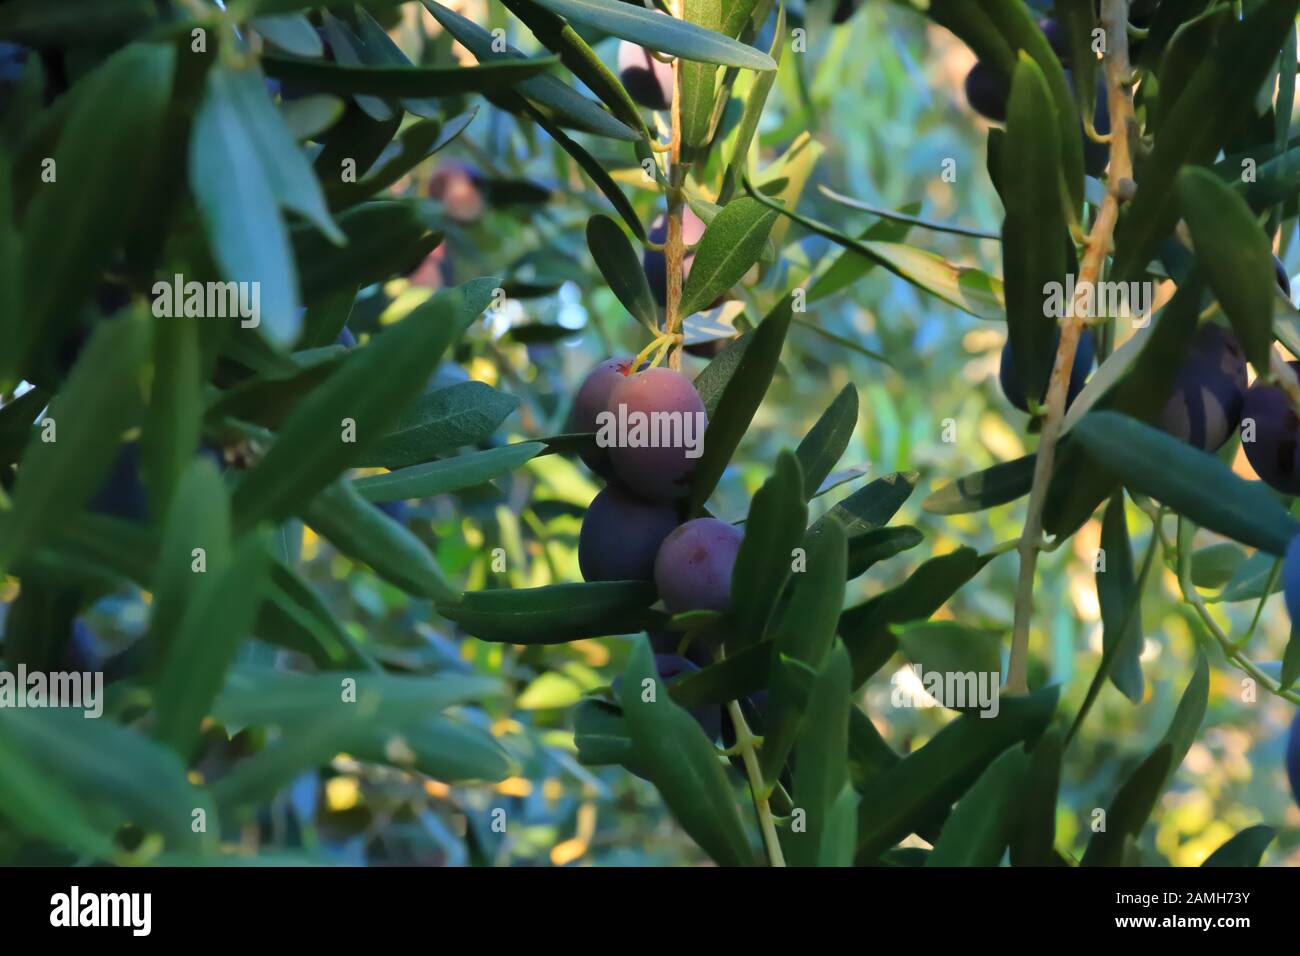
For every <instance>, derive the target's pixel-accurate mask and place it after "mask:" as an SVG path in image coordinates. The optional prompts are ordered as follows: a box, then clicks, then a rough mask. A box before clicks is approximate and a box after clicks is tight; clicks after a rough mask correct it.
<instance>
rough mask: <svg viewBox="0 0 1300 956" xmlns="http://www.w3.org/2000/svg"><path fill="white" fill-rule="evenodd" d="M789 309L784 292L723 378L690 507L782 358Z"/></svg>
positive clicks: (705, 496)
mask: <svg viewBox="0 0 1300 956" xmlns="http://www.w3.org/2000/svg"><path fill="white" fill-rule="evenodd" d="M792 315H793V302H792V299H791V297H790V296H785V297H783V298H782V300H781V302H780V303H779V304H778V305H777V306H776V307H775V308H774V309H772V311H771V312H769V313H768V314H767V316H766V317H765V318H764V319H763V321H762V322H761V323H759V326H758V328H757V329H755V330H754V332H753V339H752V341H751V342H750V343H749V344H748V345H746V346H745V348H744V351H743V353H742V354H741V355H740V356H739V359H740V361H739V362H737V363H736V365H735V366H734V369H733V371H732V373H731V375H730V377H729V378H728V379H727V382H726V385H725V386H724V387H723V389H722V395H721V397H720V398H719V399H718V404H717V410H716V412H715V413H713V414H711V415H710V416H709V425H708V428H707V429H706V430H705V432H704V450H703V452H702V454H701V455H700V459H699V461H698V462H697V463H696V466H695V472H694V474H693V475H692V476H691V497H690V511H691V512H692V513H698V512H699V511H700V509H702V508H703V507H704V504H705V502H707V501H708V500H709V496H710V495H712V494H713V489H714V488H715V487H716V486H717V484H718V479H720V478H721V477H722V473H723V471H725V470H726V467H727V465H728V463H729V462H730V461H731V456H732V454H734V453H735V450H736V447H737V446H738V445H739V444H740V440H741V439H742V438H743V437H744V435H745V432H746V431H747V430H748V429H749V423H750V422H751V421H752V420H753V418H754V413H755V412H757V411H758V406H759V405H760V404H762V402H763V396H764V395H766V394H767V389H768V386H769V385H770V384H771V382H772V375H773V374H774V373H775V372H776V366H777V363H778V362H779V361H780V359H781V347H782V346H783V345H784V344H785V336H786V332H787V331H788V330H789V328H790V318H791V316H792Z"/></svg>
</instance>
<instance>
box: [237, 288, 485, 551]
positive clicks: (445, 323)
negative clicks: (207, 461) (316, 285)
mask: <svg viewBox="0 0 1300 956" xmlns="http://www.w3.org/2000/svg"><path fill="white" fill-rule="evenodd" d="M476 317H477V313H476V312H473V311H471V307H470V305H469V304H468V303H467V302H466V301H465V298H464V295H463V293H462V292H461V291H460V290H452V291H449V292H445V293H442V294H440V295H437V296H434V298H432V299H430V300H429V301H428V302H426V303H424V304H423V305H420V306H418V307H416V308H415V309H414V310H413V311H412V312H411V313H410V314H409V315H407V316H406V318H404V319H403V320H402V321H401V322H399V323H397V324H396V325H394V326H391V327H389V328H387V329H385V330H384V332H383V334H382V335H378V336H376V337H375V339H374V340H373V341H371V342H370V343H369V344H368V345H367V346H366V347H365V348H363V349H358V350H356V351H355V352H354V353H353V354H352V355H350V356H348V358H347V360H346V361H345V362H344V363H343V365H342V366H340V367H339V369H338V371H336V372H335V373H334V374H333V375H331V376H330V377H329V379H327V380H326V382H325V383H324V384H323V385H322V386H321V387H320V388H319V389H317V390H316V391H315V392H313V393H312V394H311V395H309V396H308V397H307V398H306V399H304V400H303V401H302V402H301V403H300V404H299V405H298V407H297V408H296V409H295V410H294V412H293V414H292V415H290V416H289V417H288V418H287V419H286V420H285V423H284V428H283V429H282V430H281V432H280V435H279V437H278V438H277V439H276V442H275V444H274V445H272V446H271V449H270V451H268V452H267V453H266V457H265V458H263V459H262V460H261V461H260V462H258V464H257V465H256V466H255V467H253V468H252V469H251V470H249V471H248V472H247V473H246V474H245V475H244V478H243V480H242V481H241V482H240V484H239V486H238V487H237V488H236V489H235V496H234V504H235V516H236V523H237V525H238V526H239V527H244V528H246V527H249V526H251V525H252V524H253V523H255V522H257V521H260V520H262V519H265V518H272V519H274V518H282V517H284V516H286V515H287V514H289V513H290V512H291V511H292V510H293V509H294V508H295V507H297V506H298V505H299V504H300V503H301V502H302V501H303V500H304V499H307V498H310V497H311V496H312V495H314V494H316V493H317V492H319V491H321V490H322V489H324V488H325V486H326V485H328V484H329V483H330V482H331V481H333V480H334V479H335V478H337V477H338V476H339V474H340V473H342V471H343V470H344V469H346V468H347V467H348V466H349V465H352V464H354V463H356V461H357V460H358V459H359V458H360V457H361V455H362V454H363V453H364V451H365V449H366V448H367V447H373V446H374V445H375V444H376V443H377V442H378V441H379V439H380V438H382V437H383V435H384V434H385V433H386V432H387V430H388V428H389V427H390V426H391V425H392V424H393V421H394V419H395V418H396V417H397V415H398V414H399V413H400V411H401V409H402V408H403V407H404V406H405V405H406V404H407V403H408V402H410V401H411V400H413V399H414V398H415V397H416V396H417V395H419V393H420V390H421V389H422V388H423V387H424V383H425V382H427V381H428V379H429V375H430V374H431V373H432V372H433V369H434V368H435V367H436V366H437V364H438V362H439V360H440V359H441V357H442V353H443V352H444V351H446V349H447V348H448V346H450V345H451V343H452V342H454V341H455V340H456V339H457V338H458V337H459V336H460V334H461V332H463V331H464V329H465V328H466V327H467V326H468V325H469V324H470V322H472V321H473V320H474V318H476Z"/></svg>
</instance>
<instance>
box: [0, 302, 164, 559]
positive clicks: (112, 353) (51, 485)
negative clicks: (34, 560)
mask: <svg viewBox="0 0 1300 956" xmlns="http://www.w3.org/2000/svg"><path fill="white" fill-rule="evenodd" d="M148 354H149V325H148V323H147V322H146V321H145V319H144V317H143V316H140V315H125V316H120V317H118V318H117V319H115V320H113V321H112V322H101V323H100V324H99V325H98V326H97V327H96V329H95V331H94V333H93V334H92V335H91V337H90V341H89V343H87V345H86V347H85V349H84V350H83V352H82V353H81V355H80V357H79V358H78V360H77V364H76V365H74V366H73V369H72V374H71V375H70V376H69V377H68V380H67V382H66V383H65V385H64V387H63V389H62V390H61V391H60V392H59V394H58V395H57V396H56V397H55V398H54V400H53V402H52V403H51V405H50V408H49V410H48V411H47V412H46V414H45V416H44V417H43V419H42V422H49V423H52V424H50V425H49V426H48V428H52V429H53V431H47V427H46V426H45V425H43V426H42V431H41V432H40V433H37V434H34V435H33V436H32V438H31V440H30V442H29V444H28V446H27V450H26V451H25V452H24V453H23V457H22V467H21V468H20V469H19V470H18V477H17V480H16V481H15V484H14V489H13V510H11V511H8V512H6V513H4V514H3V515H2V516H0V570H3V569H5V568H8V567H9V566H10V565H11V564H12V563H13V561H14V559H15V558H17V557H18V556H19V555H22V554H23V553H25V552H26V551H27V550H28V549H29V548H31V547H32V546H33V545H34V544H35V543H36V542H37V541H39V540H41V539H42V538H43V537H44V536H45V535H46V534H47V533H48V532H49V531H50V530H52V528H53V527H54V526H56V525H58V524H60V523H62V522H63V521H64V520H66V518H67V516H68V514H69V512H75V511H76V510H77V509H78V508H80V507H81V505H83V504H84V503H85V502H86V501H87V500H88V499H89V498H90V496H91V495H92V494H93V493H94V491H95V488H96V487H97V486H98V484H99V481H100V479H101V478H102V477H103V476H104V474H105V472H107V471H108V468H109V464H110V463H111V462H112V460H113V456H114V455H115V454H116V452H117V448H118V444H119V442H120V441H121V439H122V433H123V432H125V431H126V429H127V428H129V427H130V426H131V424H132V423H133V421H134V419H135V417H136V414H137V412H138V411H139V409H140V407H141V395H140V391H141V377H142V375H143V371H144V366H145V363H146V362H147V361H148ZM47 439H49V440H47Z"/></svg>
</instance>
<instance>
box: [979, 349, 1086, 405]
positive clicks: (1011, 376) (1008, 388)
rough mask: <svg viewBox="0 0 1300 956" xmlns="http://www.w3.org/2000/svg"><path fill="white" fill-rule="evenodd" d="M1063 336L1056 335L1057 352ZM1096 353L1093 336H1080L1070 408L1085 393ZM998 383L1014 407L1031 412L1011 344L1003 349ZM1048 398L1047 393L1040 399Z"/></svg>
mask: <svg viewBox="0 0 1300 956" xmlns="http://www.w3.org/2000/svg"><path fill="white" fill-rule="evenodd" d="M1060 341H1061V334H1060V333H1059V332H1058V333H1057V334H1056V339H1055V341H1054V344H1053V345H1052V350H1053V351H1055V350H1056V347H1057V345H1059V344H1060ZM1094 352H1095V347H1094V345H1093V341H1092V336H1091V335H1090V334H1088V333H1087V332H1084V333H1083V334H1082V335H1081V336H1079V345H1078V347H1077V348H1076V349H1075V350H1074V365H1073V366H1072V367H1071V368H1070V390H1069V392H1068V393H1067V394H1066V397H1065V404H1066V406H1067V407H1068V406H1069V405H1070V403H1071V402H1073V401H1074V400H1075V398H1077V397H1078V395H1079V393H1080V392H1081V391H1083V386H1084V383H1085V381H1086V380H1087V378H1088V371H1089V370H1090V369H1091V368H1092V360H1093V356H1094ZM998 382H999V383H1000V384H1001V385H1002V394H1003V395H1005V396H1006V397H1007V401H1009V402H1010V403H1011V404H1012V405H1014V406H1016V408H1018V409H1020V410H1021V411H1022V412H1027V411H1029V403H1028V402H1027V401H1026V400H1025V386H1024V385H1023V384H1022V383H1021V381H1020V373H1019V372H1017V371H1016V366H1015V361H1014V360H1013V359H1012V358H1011V343H1010V341H1008V342H1007V344H1006V345H1004V346H1003V347H1002V367H1001V368H1000V369H999V370H998ZM1046 398H1047V391H1046V390H1044V391H1043V394H1042V395H1041V396H1040V397H1039V401H1040V402H1042V401H1044V400H1045V399H1046Z"/></svg>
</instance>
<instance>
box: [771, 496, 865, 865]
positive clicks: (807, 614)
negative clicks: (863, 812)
mask: <svg viewBox="0 0 1300 956" xmlns="http://www.w3.org/2000/svg"><path fill="white" fill-rule="evenodd" d="M847 562H848V545H847V540H846V538H845V535H844V528H843V526H842V525H841V524H840V523H839V522H838V521H832V522H830V523H829V524H828V525H827V528H826V533H825V534H823V535H822V536H821V537H819V538H818V539H817V542H816V547H815V549H814V550H812V551H809V552H808V555H807V567H806V568H804V569H803V570H802V571H801V572H800V573H799V576H798V578H797V579H796V580H795V585H794V588H793V589H792V591H791V594H790V601H789V603H788V604H787V605H786V607H785V610H784V611H783V612H782V613H781V617H780V620H779V622H778V624H777V626H776V628H775V629H774V634H773V645H774V653H775V655H776V656H775V658H774V660H773V671H772V680H771V685H770V688H769V696H768V711H767V714H766V715H765V717H764V729H763V749H762V750H761V751H760V754H759V756H760V764H761V766H762V769H763V779H764V780H765V781H766V782H767V784H768V785H769V786H772V785H774V784H775V783H776V781H777V779H778V778H779V777H780V775H781V767H782V765H783V764H784V763H785V758H786V756H787V754H788V753H789V752H790V747H791V746H793V745H794V741H795V736H796V734H797V732H798V728H799V721H800V718H801V717H802V716H803V713H804V710H805V708H806V707H808V706H809V701H808V699H807V688H806V686H805V685H804V684H803V682H802V681H800V680H796V679H795V678H794V674H793V672H792V670H791V669H790V668H788V667H787V666H786V665H787V664H794V665H799V666H801V667H803V668H806V669H807V670H810V671H811V672H813V673H817V672H818V671H821V669H822V665H823V662H824V661H825V660H826V655H827V653H828V652H829V651H830V648H831V644H832V642H833V641H834V640H835V629H836V627H837V626H838V625H839V619H840V610H841V609H842V608H843V606H844V581H845V568H846V565H847ZM841 650H842V649H841ZM843 656H844V663H845V675H844V677H845V681H846V685H847V680H848V677H849V674H848V666H847V665H848V662H849V661H848V655H847V653H844V654H843ZM836 666H837V667H838V665H836ZM823 676H824V675H823ZM821 680H822V678H821V677H819V678H817V684H820V682H821ZM822 690H824V688H820V687H818V686H814V687H813V688H812V693H813V697H814V702H815V700H816V695H817V694H819V693H821V692H822ZM840 696H841V697H842V698H843V700H844V701H845V702H846V703H847V701H848V700H849V695H848V687H847V686H846V687H845V690H844V693H843V694H841V695H840ZM812 716H813V715H812V714H811V713H810V714H809V720H812ZM822 716H825V715H824V714H823V715H822ZM841 717H842V718H843V719H844V720H845V721H847V718H848V711H847V709H846V710H844V711H843V713H842V714H841ZM844 732H845V733H847V728H845V729H844ZM846 779H847V778H846ZM844 782H845V781H839V782H836V783H835V786H834V788H833V789H832V790H830V791H829V792H828V793H827V794H825V795H826V797H827V799H828V801H829V800H833V799H834V798H835V795H836V794H837V793H838V792H839V789H840V787H841V786H842V785H843V783H844ZM797 796H798V794H797V793H796V797H797ZM805 809H807V808H805ZM827 809H829V806H828V807H827ZM815 845H816V843H815V841H814V846H815Z"/></svg>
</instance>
